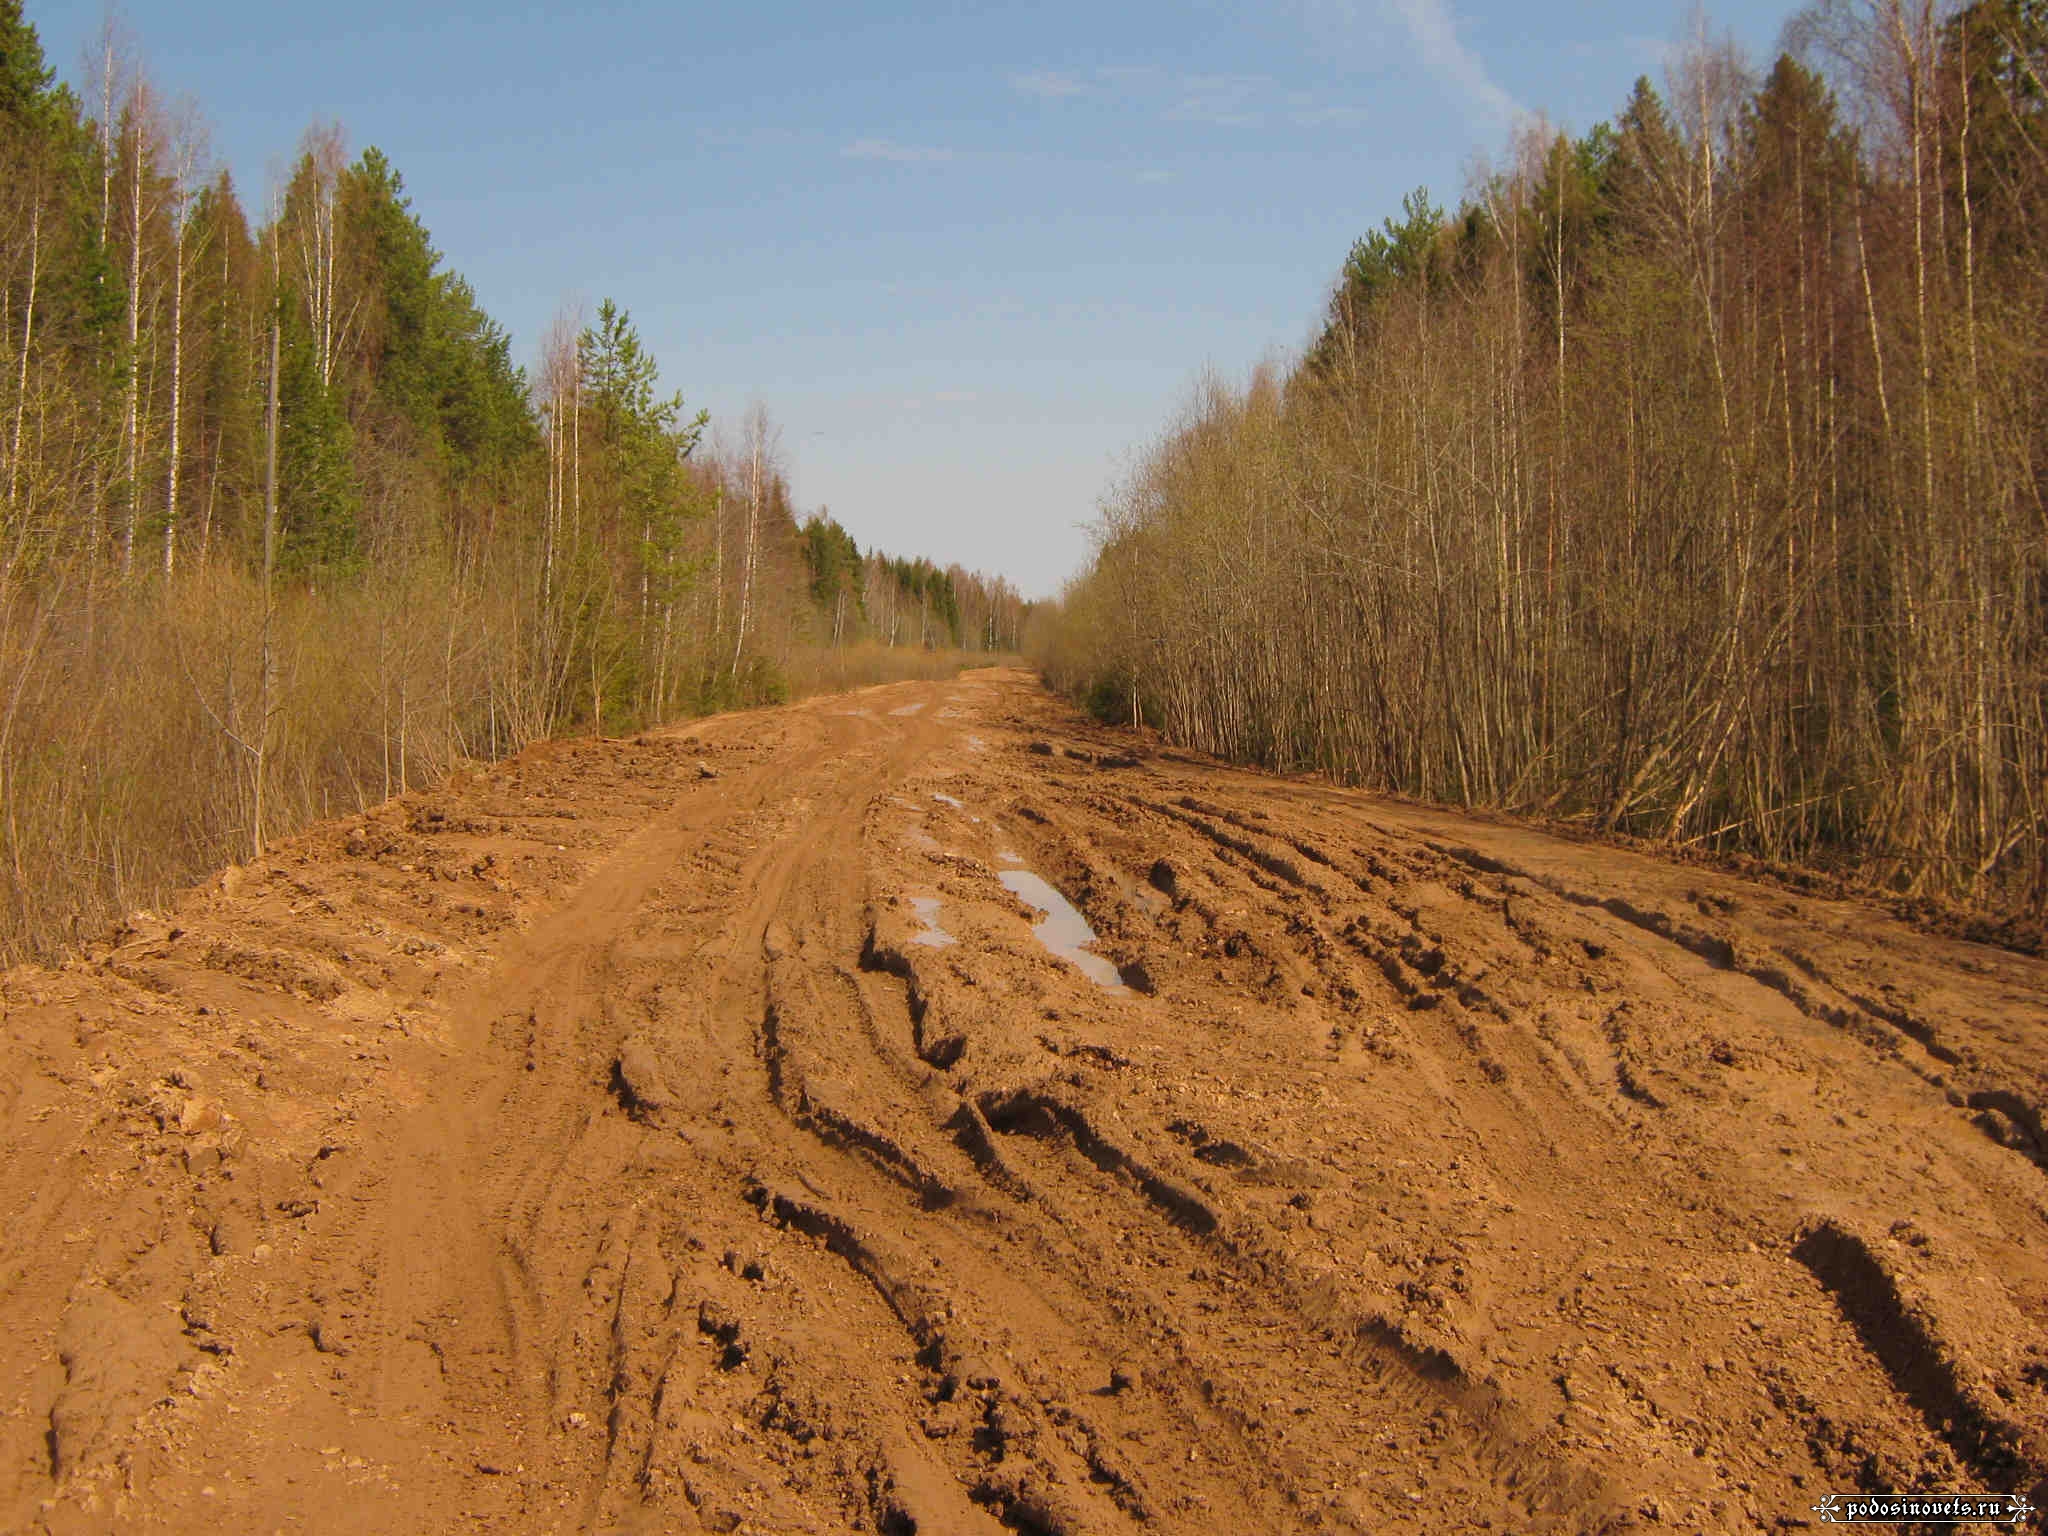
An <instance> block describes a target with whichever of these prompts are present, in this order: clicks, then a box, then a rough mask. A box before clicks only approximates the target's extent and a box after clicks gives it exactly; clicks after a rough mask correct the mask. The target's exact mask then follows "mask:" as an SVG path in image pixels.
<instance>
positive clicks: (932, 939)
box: [910, 896, 960, 949]
mask: <svg viewBox="0 0 2048 1536" xmlns="http://www.w3.org/2000/svg"><path fill="white" fill-rule="evenodd" d="M910 905H911V907H912V908H913V909H915V911H916V912H917V920H918V921H919V922H921V923H923V924H924V927H923V929H922V930H921V931H920V932H918V933H916V934H915V935H913V936H912V938H911V942H912V943H913V944H928V945H930V946H931V947H932V948H933V949H944V948H945V947H946V946H947V945H948V944H957V943H959V942H960V941H959V940H958V939H956V938H954V937H953V935H951V934H950V933H948V932H946V930H945V929H943V928H941V927H940V926H939V898H938V897H936V896H913V897H911V898H910Z"/></svg>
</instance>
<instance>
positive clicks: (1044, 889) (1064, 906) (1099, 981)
mask: <svg viewBox="0 0 2048 1536" xmlns="http://www.w3.org/2000/svg"><path fill="white" fill-rule="evenodd" d="M997 857H999V858H1000V857H1001V855H1000V854H999V855H997ZM996 878H997V879H998V880H1000V881H1002V882H1003V889H1004V890H1006V891H1008V892H1009V893H1010V894H1011V895H1012V896H1021V897H1023V899H1024V900H1026V901H1028V902H1029V903H1031V905H1032V906H1034V907H1036V908H1038V910H1039V911H1041V912H1043V913H1044V914H1045V921H1044V922H1042V923H1034V924H1033V925H1032V928H1031V936H1032V937H1033V938H1035V939H1037V940H1038V942H1039V943H1041V944H1043V945H1044V946H1045V947H1046V948H1047V949H1049V950H1051V951H1052V952H1053V953H1054V954H1056V955H1058V956H1059V957H1060V958H1061V959H1062V960H1068V961H1071V962H1072V963H1073V964H1074V965H1075V966H1077V967H1078V968H1079V969H1080V971H1081V973H1082V974H1083V975H1085V976H1086V977H1087V978H1088V979H1089V980H1090V981H1092V982H1094V983H1095V984H1096V985H1097V986H1099V987H1104V988H1106V989H1108V990H1109V991H1111V992H1121V991H1123V990H1124V982H1123V978H1122V977H1121V976H1119V975H1118V974H1117V970H1116V967H1115V966H1113V965H1111V964H1110V963H1109V962H1108V961H1107V960H1105V959H1103V958H1102V956H1100V955H1097V954H1091V953H1090V952H1089V951H1088V950H1086V949H1083V948H1082V947H1081V946H1082V945H1084V944H1092V943H1094V942H1095V930H1094V929H1093V928H1090V927H1089V926H1088V919H1087V918H1085V917H1083V916H1082V915H1081V914H1080V913H1079V912H1078V911H1076V910H1075V908H1074V904H1073V903H1072V902H1070V901H1068V900H1067V898H1066V897H1064V896H1062V895H1061V894H1060V893H1059V892H1058V891H1056V890H1054V889H1053V888H1052V887H1051V886H1050V885H1048V884H1046V882H1045V881H1043V880H1041V879H1039V878H1038V876H1036V875H1034V874H1033V873H1031V871H1030V870H1028V869H1000V870H997V871H996Z"/></svg>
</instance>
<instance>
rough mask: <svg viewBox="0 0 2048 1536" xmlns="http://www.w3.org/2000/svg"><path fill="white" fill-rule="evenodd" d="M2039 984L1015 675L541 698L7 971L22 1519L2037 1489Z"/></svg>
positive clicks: (1801, 1506) (495, 1525) (1692, 1525)
mask: <svg viewBox="0 0 2048 1536" xmlns="http://www.w3.org/2000/svg"><path fill="white" fill-rule="evenodd" d="M1016 871H1024V872H1028V873H1031V874H1034V875H1036V876H1037V877H1039V878H1041V879H1043V880H1044V881H1045V882H1047V883H1048V884H1049V886H1050V887H1051V890H1052V892H1053V893H1056V894H1057V895H1059V896H1062V897H1064V898H1066V899H1067V900H1069V901H1071V902H1072V903H1073V905H1074V907H1075V908H1076V909H1077V911H1078V915H1079V919H1080V920H1085V922H1086V924H1087V925H1088V926H1089V927H1090V928H1092V930H1093V932H1094V934H1095V936H1096V937H1095V939H1094V940H1093V942H1092V944H1091V945H1090V946H1089V949H1088V951H1086V952H1087V953H1088V954H1090V955H1094V956H1099V957H1100V959H1101V961H1102V962H1104V964H1103V965H1101V966H1098V967H1095V968H1094V969H1095V974H1092V975H1091V974H1089V973H1088V972H1084V970H1083V969H1081V968H1080V967H1078V966H1077V965H1076V964H1074V963H1073V962H1072V960H1071V959H1070V958H1062V957H1061V956H1060V955H1059V954H1057V953H1054V952H1053V951H1051V950H1049V949H1048V948H1047V947H1046V946H1045V944H1044V943H1042V942H1041V940H1040V938H1039V937H1036V936H1034V928H1035V927H1039V926H1042V925H1043V923H1044V922H1045V921H1046V920H1047V912H1048V910H1049V904H1048V902H1047V900H1046V899H1045V898H1044V897H1038V898H1036V899H1037V900H1038V905H1036V906H1034V905H1032V904H1031V902H1029V901H1024V900H1019V899H1018V898H1017V897H1016V896H1013V895H1012V894H1011V893H1010V890H1009V889H1007V888H1006V882H1005V880H1004V879H1003V876H1004V873H1005V872H1016ZM1007 883H1008V885H1012V886H1016V887H1017V888H1019V889H1023V890H1027V891H1030V890H1036V889H1037V887H1034V886H1031V885H1029V884H1028V883H1027V882H1024V881H1021V880H1017V879H1012V880H1011V881H1009V882H1007ZM1056 915H1057V914H1056ZM934 935H937V936H938V937H937V939H935V938H934ZM940 940H943V941H945V942H940ZM2044 980H2048V967H2044V966H2043V965H2042V964H2041V963H2040V962H2038V961H2033V960H2027V959H2022V958H2017V957H2014V956H2010V955H2007V954H2003V953H2000V952H1996V951H1991V950H1987V949H1982V948H1977V947H1974V946H1970V945H1965V944H1960V943H1956V942H1952V941H1948V940H1943V939H1936V938H1930V937H1927V936H1924V935H1921V934H1918V933H1915V932H1913V931H1911V930H1909V929H1907V928H1904V927H1902V926H1900V925H1899V924H1898V923H1896V922H1894V921H1893V920H1891V919H1889V918H1887V917H1885V916H1883V915H1881V914H1879V913H1877V912H1875V911H1874V910H1872V909H1870V908H1867V907H1863V906H1859V905H1857V904H1854V903H1848V902H1830V901H1818V900H1813V899H1810V898H1807V897H1804V896H1795V895H1790V894H1787V893H1786V892H1784V891H1781V890H1778V889H1774V888H1771V887H1768V886H1763V885H1757V884H1753V883H1749V882H1745V881H1742V880H1738V879H1734V878H1732V877H1727V876H1722V875H1716V874H1711V873H1704V872H1701V871H1699V870H1696V869H1685V868H1680V867H1675V866H1672V865H1669V864H1665V863H1661V862H1659V861H1657V860H1655V859H1652V858H1649V857H1646V856H1643V855H1639V854H1634V853H1628V852H1621V851H1615V850H1610V849H1602V848H1597V847H1585V846H1577V845H1573V844H1570V843H1565V842H1561V841H1558V840H1557V839H1555V838H1552V837H1548V836H1545V835H1542V834H1540V833H1537V832H1534V831H1530V830H1527V829H1523V828H1518V827H1515V826H1511V825H1497V824H1491V823H1488V822H1484V821H1479V820H1473V819H1469V818H1462V817H1459V816H1457V815H1454V814H1452V813H1449V812H1442V811H1436V810H1431V809H1427V808H1423V807H1417V806H1413V805H1408V804H1403V803H1399V802H1395V801H1391V800H1386V799H1382V798H1377V797H1373V796H1369V795H1364V794H1359V793H1352V792H1346V791H1341V790H1335V789H1331V788H1329V787H1327V786H1323V785H1319V784H1314V783H1307V782H1302V781H1290V780H1284V779H1278V778H1272V777H1267V776H1261V775H1256V774H1250V773H1244V772H1239V771H1235V770H1231V769H1228V768H1224V767H1221V766H1219V765H1216V764H1214V763H1211V762H1208V761H1206V760H1202V759H1198V758H1194V757H1190V756H1188V755H1185V754H1180V753H1175V752H1170V751H1163V750H1159V749H1157V748H1156V747H1154V746H1149V745H1142V744H1136V745H1134V743H1133V742H1132V740H1131V739H1130V738H1128V737H1125V736H1119V735H1116V734H1114V733H1108V732H1102V731H1098V730H1096V729H1094V728H1092V727H1090V726H1087V725H1085V724H1083V723H1082V722H1081V721H1080V719H1079V718H1078V717H1076V716H1075V715H1073V714H1072V713H1071V712H1069V711H1067V710H1066V709H1064V708H1063V707H1062V706H1060V705H1058V704H1056V703H1055V702H1053V701H1051V700H1050V699H1048V698H1047V697H1046V696H1045V695H1044V694H1043V693H1042V691H1040V690H1039V689H1038V688H1037V686H1036V684H1035V683H1034V682H1033V681H1032V680H1030V679H1029V678H1027V677H1025V676H1023V675H1021V674H1017V673H1002V672H982V673H971V674H968V675H966V676H965V677H963V678H962V679H961V680H959V681H958V682H955V683H951V684H905V685H899V686H894V687H889V688H884V689H878V690H870V691H869V692H867V693H865V694H862V695H854V696H849V697H846V698H840V699H827V700H819V701H814V702H812V703H809V704H806V705H802V706H796V707H792V708H788V709H781V710H772V711H760V712H757V713H753V714H748V715H739V716H732V717H725V718H721V719H716V720H712V721H706V722H701V723H699V724H697V725H695V726H693V727H690V728H687V729H683V730H678V731H674V732H665V733H657V734H653V735H650V736H647V737H642V738H639V739H637V740H634V741H611V742H576V743H558V744H553V745H550V746H546V747H542V748H537V749H534V750H533V751H530V752H528V753H527V754H525V755H524V756H522V757H521V758H520V759H518V760H517V761H515V762H513V763H511V764H507V765H505V766H503V767H502V768H499V769H496V770H493V771H491V772H489V773H488V774H483V775H479V776H476V777H474V778H471V779H468V780H464V781H461V782H458V783H456V784H453V785H450V786H449V787H448V788H446V789H445V790H443V791H440V792H437V793H434V794H428V795H414V796H410V797H407V798H405V799H403V800H400V801H396V802H392V803H390V804H388V805H385V806H382V807H379V808H377V809H376V810H375V811H372V812H370V813H368V814H367V815H365V816H362V817H358V818H354V819H352V820H349V821H345V822H340V823H335V824H333V825H330V826H327V827H323V828H320V829H316V830H315V831H314V832H313V833H311V834H309V835H307V836H306V837H304V838H301V839H299V840H298V841H296V842H295V843H293V844H292V845H290V846H289V847H287V848H284V849H280V850H279V851H277V852H276V853H275V854H274V855H273V856H271V857H270V858H267V859H265V860H262V861H259V862H258V863H257V864H255V865H253V866H249V867H246V868H242V869H238V870H231V871H228V872H227V873H226V874H225V875H224V876H222V877H221V878H220V879H218V880H216V881H215V882H213V883H211V884H210V885H209V886H207V887H206V888H205V889H203V890H200V891H196V892H193V893H191V894H190V895H189V896H188V897H187V898H186V899H185V900H183V901H182V902H181V903H180V905H179V906H178V908H177V910H176V911H175V912H170V913H165V914H160V915H151V914H138V915H137V916H136V917H135V918H134V919H133V920H132V921H131V923H130V924H129V926H128V928H127V930H126V931H124V932H123V933H121V934H118V935H116V936H114V938H113V939H112V940H111V941H110V942H108V943H106V944H103V945H100V946H98V947H96V948H95V949H94V950H93V951H92V952H91V954H90V955H89V956H88V957H86V958H85V959H82V960H80V961H79V962H77V963H74V964H72V965H70V966H68V967H66V968H64V969H62V970H59V971H38V970H20V971H16V972H14V973H11V974H10V975H9V976H8V977H7V978H6V979H5V986H4V1006H5V1010H6V1025H5V1042H6V1049H7V1051H8V1063H7V1065H8V1070H7V1073H6V1077H5V1086H4V1087H0V1108H4V1112H5V1135H6V1138H7V1142H6V1146H7V1154H8V1155H7V1157H6V1159H5V1162H4V1165H0V1232H4V1237H0V1299H4V1302H5V1306H6V1308H7V1316H8V1318H9V1321H10V1323H11V1324H12V1325H13V1326H12V1327H11V1328H10V1330H9V1332H8V1337H7V1341H6V1344H5V1347H4V1349H0V1388H4V1391H0V1401H5V1402H6V1403H8V1405H9V1410H8V1414H7V1417H6V1418H5V1419H4V1420H0V1425H4V1436H0V1452H4V1455H5V1468H6V1471H5V1476H4V1481H0V1526H4V1527H5V1528H7V1529H23V1528H48V1529H51V1530H60V1531H61V1530H98V1529H110V1528H122V1529H127V1528H131V1527H132V1528H143V1527H145V1526H146V1527H149V1528H157V1529H165V1530H172V1531H178V1530H187V1529H191V1530H200V1529H209V1530H210V1529H214V1528H220V1529H228V1530H241V1529H251V1530H254V1529H262V1530H273V1529H319V1530H341V1531H393V1532H398V1531H417V1530H428V1529H437V1530H438V1529H453V1528H477V1529H486V1530H499V1529H502V1530H508V1531H515V1530H516V1531H525V1530H558V1529H559V1530H569V1529H591V1530H608V1531H609V1530H646V1531H654V1530H677V1529H680V1530H692V1529H704V1530H711V1531H839V1530H866V1531H874V1532H883V1533H904V1532H926V1533H931V1532H973V1531H978V1530H979V1531H991V1532H993V1531H999V1530H1005V1529H1007V1530H1011V1531H1019V1532H1039V1533H1075V1536H1078V1533H1082V1532H1118V1531H1131V1530H1139V1529H1144V1530H1160V1531H1188V1532H1196V1531H1200V1532H1210V1531H1247V1532H1250V1531H1261V1532H1263V1531H1274V1532H1280V1531H1304V1532H1306V1531H1401V1530H1415V1531H1421V1530H1430V1531H1443V1530H1448V1531H1479V1530H1487V1531H1495V1532H1525V1531H1554V1532H1577V1531H1588V1532H1591V1531H1619V1530H1624V1529H1638V1528H1641V1529H1650V1528H1658V1527H1663V1526H1669V1527H1671V1528H1673V1529H1683V1530H1710V1531H1749V1530H1757V1529H1772V1528H1778V1527H1781V1526H1796V1525H1800V1524H1803V1523H1805V1522H1806V1521H1808V1520H1809V1519H1810V1518H1811V1516H1810V1513H1809V1511H1810V1507H1811V1505H1812V1504H1813V1503H1814V1502H1815V1501H1816V1500H1817V1499H1818V1498H1819V1497H1820V1495H1821V1494H1823V1493H1826V1492H1830V1491H1834V1492H1849V1491H1855V1490H1882V1489H1898V1490H1905V1489H1955V1488H1961V1487H1977V1488H1983V1489H1987V1490H2006V1491H2024V1490H2026V1489H2029V1488H2031V1487H2033V1486H2034V1485H2035V1480H2036V1479H2038V1478H2039V1477H2041V1475H2042V1474H2043V1473H2044V1472H2048V1327H2044V1324H2048V1265H2044V1263H2043V1260H2042V1256H2041V1253H2040V1250H2041V1248H2042V1245H2043V1242H2044V1226H2043V1223H2044V1221H2048V1173H2044V1171H2043V1165H2044V1161H2048V1145H2044V1139H2043V1131H2042V1123H2043V1122H2042V1110H2043V1106H2044V1105H2048V1081H2044V1074H2048V1066H2044V1063H2048V1055H2044V1052H2043V1045H2044V1043H2048V1030H2044V1017H2043V999H2044V995H2048V988H2044V985H2043V983H2044ZM2036 1499H2037V1502H2041V1500H2040V1497H2039V1495H2038V1494H2037V1495H2036Z"/></svg>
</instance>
